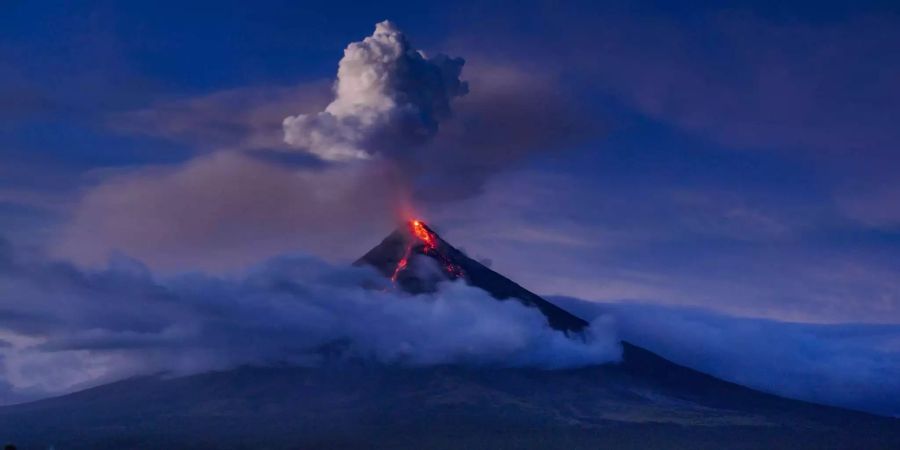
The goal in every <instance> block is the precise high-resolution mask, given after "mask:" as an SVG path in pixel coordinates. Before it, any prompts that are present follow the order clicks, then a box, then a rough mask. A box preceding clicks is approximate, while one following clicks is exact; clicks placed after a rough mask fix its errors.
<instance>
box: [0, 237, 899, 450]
mask: <svg viewBox="0 0 900 450" xmlns="http://www.w3.org/2000/svg"><path fill="white" fill-rule="evenodd" d="M404 261H405V262H404ZM359 264H361V265H373V266H375V269H376V271H378V272H380V273H381V275H382V276H383V278H381V279H382V280H388V283H381V284H379V283H378V279H377V278H367V277H362V278H356V279H355V280H356V281H357V283H361V284H356V285H354V286H355V287H354V289H360V290H361V292H367V293H370V294H367V295H376V297H374V299H375V300H377V301H383V302H388V303H383V304H381V305H380V307H379V306H378V304H377V303H368V300H367V303H363V304H364V305H368V306H367V307H366V308H364V309H358V306H359V305H357V306H354V307H352V308H351V309H345V310H344V313H345V315H348V316H346V317H344V319H345V320H344V321H340V322H334V321H332V320H331V319H329V320H328V321H327V323H326V325H328V327H337V328H338V331H348V329H356V330H357V331H356V332H353V333H345V334H344V336H346V337H348V338H349V340H347V339H338V340H326V341H321V340H320V341H315V340H310V337H311V335H310V334H309V330H308V328H309V326H310V323H309V322H308V321H301V322H291V321H288V322H280V325H279V327H289V326H295V327H299V326H302V327H306V330H305V331H303V330H295V331H294V333H293V334H289V335H287V336H281V335H279V334H277V333H276V334H272V333H271V331H268V332H266V333H264V334H258V333H259V330H254V328H253V327H250V328H245V330H246V332H247V333H249V334H246V335H245V336H246V337H250V338H252V339H253V340H254V341H255V342H257V343H261V344H265V346H266V347H270V348H272V349H278V351H277V352H275V353H268V352H266V353H264V354H268V355H269V356H278V355H282V356H283V355H285V354H286V353H283V352H284V351H285V349H283V348H280V346H273V343H279V342H285V340H284V339H285V338H287V337H293V338H294V339H305V342H306V343H307V345H309V344H311V343H315V342H319V343H320V344H319V345H318V346H313V347H311V349H310V348H308V349H307V350H305V351H301V352H300V354H301V355H305V356H306V357H307V358H308V357H309V356H311V355H316V356H317V358H316V359H315V361H314V362H312V363H311V362H310V361H309V360H308V359H307V360H305V361H304V360H286V359H281V360H280V361H281V362H276V361H278V359H277V358H276V359H271V358H269V359H265V360H258V359H257V360H256V361H257V362H255V363H254V362H252V361H253V360H250V361H251V362H250V363H245V364H240V363H238V364H237V365H235V363H236V362H239V361H241V360H240V359H233V360H232V363H231V364H230V365H226V366H225V367H226V368H224V369H221V370H212V371H209V369H207V370H195V373H194V374H188V375H178V374H177V373H172V372H171V371H167V373H164V374H158V375H144V376H136V377H131V378H127V379H124V380H121V381H117V382H113V383H109V384H105V385H102V386H98V387H94V388H91V389H86V390H82V391H79V392H75V393H72V394H68V395H64V396H61V397H56V398H50V399H45V400H40V401H36V402H31V403H24V404H19V405H12V406H5V407H0V438H2V439H7V440H10V441H13V442H16V443H17V444H18V445H19V448H22V449H30V448H34V449H44V448H47V447H49V446H51V445H52V446H54V448H59V449H63V448H66V449H118V448H138V449H143V448H147V449H156V448H198V449H205V448H209V449H213V448H216V449H218V448H229V449H230V448H233V449H245V448H271V449H293V448H328V449H332V448H373V447H376V448H417V449H418V448H447V449H451V448H454V449H455V448H479V449H480V448H484V449H496V448H510V449H512V448H516V449H518V448H561V447H565V448H575V449H580V448H583V449H593V448H624V449H627V448H634V449H654V448H659V449H672V448H675V449H678V448H683V449H705V448H708V449H719V448H746V449H757V448H758V449H763V448H798V449H802V448H809V449H847V448H867V449H880V448H884V449H893V448H897V447H898V446H900V419H895V418H889V417H881V416H875V415H871V414H868V413H863V412H856V411H850V410H846V409H840V408H834V407H828V406H821V405H817V404H813V403H807V402H803V401H798V400H791V399H787V398H782V397H778V396H775V395H771V394H768V393H763V392H760V391H756V390H753V389H750V388H747V387H743V386H740V385H737V384H733V383H730V382H727V381H723V380H721V379H718V378H715V377H713V376H710V375H707V374H704V373H702V372H699V371H696V370H693V369H690V368H687V367H684V366H681V365H678V364H675V363H673V362H671V361H669V360H666V359H664V358H662V357H660V356H659V355H657V354H655V353H653V352H650V351H648V350H646V349H644V348H641V347H639V346H637V345H634V344H633V343H629V342H621V343H618V345H616V346H615V347H616V348H617V349H619V351H620V352H621V353H611V352H610V347H609V345H608V343H609V342H610V341H609V335H605V334H603V333H600V334H598V332H599V331H600V330H603V326H604V325H605V324H606V323H607V322H605V320H604V319H603V317H604V315H603V314H602V313H597V312H596V311H594V312H593V313H592V315H598V314H599V315H598V317H589V318H590V319H591V321H590V322H588V321H586V320H584V319H582V318H580V317H578V316H576V315H575V314H572V313H571V312H569V311H567V310H566V309H563V308H560V307H559V306H557V305H555V304H553V303H551V302H549V301H547V300H546V299H543V298H541V297H540V296H537V295H536V294H534V293H531V292H530V291H528V290H526V289H525V288H523V287H521V286H520V285H518V284H516V283H514V282H513V281H511V280H509V279H507V278H505V277H503V276H502V275H499V274H497V273H496V272H493V271H492V270H490V269H489V268H487V267H485V266H483V265H481V264H480V263H477V262H476V261H474V260H472V259H470V258H468V257H467V256H465V255H464V254H463V253H462V252H459V251H458V250H457V249H455V248H453V247H452V246H451V245H450V244H448V243H446V242H445V241H443V240H442V239H441V238H440V237H439V236H437V234H435V233H434V232H433V231H432V230H431V229H430V228H428V227H427V225H424V224H420V226H416V225H415V224H412V223H411V224H407V225H402V226H401V227H400V228H398V230H397V231H395V232H394V233H393V234H391V235H390V236H388V238H386V239H385V240H384V241H383V242H382V243H381V244H380V245H378V246H376V247H375V248H374V249H373V250H372V251H370V252H368V253H367V254H366V255H365V256H364V257H363V258H361V259H360V261H359ZM291 267H292V266H286V267H282V270H281V271H280V272H279V273H280V274H281V276H279V277H273V276H272V274H269V276H267V277H264V278H256V279H254V281H252V282H250V281H248V282H245V284H244V285H243V286H244V287H243V289H248V286H257V287H258V286H259V285H260V283H261V284H262V285H266V286H269V287H270V288H271V286H281V288H280V289H278V290H275V291H271V290H266V291H253V290H251V291H250V292H256V294H257V295H250V296H247V299H248V300H259V299H260V298H262V297H261V296H262V295H264V294H265V295H271V294H272V293H273V292H280V293H281V294H282V295H284V293H285V292H290V293H294V294H297V295H301V294H304V295H308V294H310V292H311V291H308V288H309V287H310V286H316V285H292V284H290V283H289V280H290V279H291V276H289V275H298V274H299V272H297V271H296V270H286V269H288V268H291ZM311 267H315V266H305V268H306V269H309V268H311ZM293 268H294V269H297V267H293ZM301 268H302V267H301ZM398 268H399V269H398ZM326 278H327V277H326ZM331 281H332V283H337V284H341V285H342V284H343V283H345V282H346V281H347V279H337V280H336V279H334V278H331ZM285 283H288V284H285ZM206 286H207V287H209V286H215V284H207V285H206ZM447 286H450V287H452V289H450V291H449V292H456V293H457V294H459V295H457V296H455V297H446V296H443V297H442V296H441V295H442V294H441V293H442V292H444V291H445V289H446V288H447ZM332 287H333V286H332ZM395 289H400V290H401V291H404V292H406V293H405V294H402V295H384V294H386V293H387V292H389V291H391V290H395ZM237 291H238V292H239V291H241V289H237ZM171 292H174V293H178V292H180V293H181V295H182V296H183V295H184V292H183V291H177V290H176V291H171ZM220 292H224V291H220ZM327 292H330V293H332V294H333V293H340V292H342V291H340V290H331V291H327ZM475 292H481V293H482V295H481V296H472V295H471V294H472V293H475ZM320 294H321V293H320ZM378 295H382V296H378ZM436 295H437V296H438V297H435V296H436ZM181 298H182V299H186V300H191V297H190V296H186V297H181ZM341 298H343V299H344V301H349V300H348V297H346V294H345V295H344V296H343V297H341ZM331 300H335V299H333V298H332V299H331ZM356 301H357V302H358V301H359V299H357V300H356ZM436 301H437V302H445V303H437V309H435V304H436V303H435V302H436ZM452 301H459V302H462V303H452ZM557 301H562V303H563V304H566V305H567V306H569V307H572V308H575V309H573V310H577V311H581V312H588V310H587V309H585V308H586V307H585V306H584V305H581V306H579V305H578V304H577V303H573V302H572V301H571V300H565V299H559V300H557ZM350 305H353V304H352V303H351V304H350ZM460 305H462V306H463V309H462V311H467V312H464V313H462V315H460V313H458V312H456V313H453V314H450V315H449V316H448V315H447V313H448V311H453V309H452V308H454V307H459V306H460ZM285 306H290V303H288V304H285ZM293 306H294V307H298V306H304V307H306V308H308V307H309V304H308V303H297V304H294V305H293ZM397 308H399V309H397ZM448 308H450V309H448ZM482 308H488V309H482ZM492 308H496V309H492ZM379 309H382V310H384V311H387V312H388V313H386V314H382V315H360V314H358V312H360V311H374V310H379ZM248 311H252V309H250V310H246V309H245V310H244V312H245V313H246V312H248ZM277 311H281V312H282V313H283V312H285V311H287V310H286V309H278V310H277ZM312 311H314V310H310V309H307V311H306V312H307V313H309V312H312ZM401 312H402V314H400V315H397V313H401ZM353 313H356V314H355V315H353ZM484 313H489V314H490V315H489V317H488V318H487V319H486V318H485V317H484V316H483V314H484ZM510 315H511V316H510ZM435 316H437V317H444V319H438V320H436V319H435ZM249 317H250V316H246V318H249ZM265 317H268V318H269V319H271V318H272V317H274V316H265ZM319 317H320V319H322V318H324V317H326V316H321V315H320V316H319ZM598 319H599V320H598ZM368 320H376V321H377V320H384V321H387V322H386V323H383V324H380V325H381V326H374V327H373V328H372V329H374V330H383V331H385V333H384V334H382V333H380V332H376V333H362V334H360V333H359V330H362V329H367V328H366V327H372V326H373V324H369V323H367V321H368ZM473 320H475V321H476V322H474V325H473V322H472V321H473ZM411 322H412V323H415V322H418V325H414V326H411V325H409V324H410V323H411ZM226 323H231V322H226ZM235 323H238V322H235ZM375 325H377V324H375ZM469 326H474V327H475V329H476V330H480V331H479V332H477V333H475V334H472V333H471V331H472V330H469V329H467V327H469ZM384 327H387V328H388V329H389V330H386V329H385V328H384ZM387 331H390V332H387ZM488 331H490V332H488ZM511 331H512V332H513V334H512V335H509V333H510V332H511ZM522 333H524V334H522ZM340 335H341V334H340V333H338V334H334V330H332V332H331V333H330V334H328V336H340ZM199 336H200V337H203V339H201V340H200V341H199V342H207V345H208V341H209V336H208V335H205V334H201V335H199ZM263 336H266V337H267V339H265V340H260V337H263ZM384 336H393V337H395V338H397V339H399V340H394V341H390V340H388V341H381V342H369V345H368V346H361V345H360V344H361V342H365V341H366V340H368V341H373V340H374V341H379V340H382V339H384ZM454 336H455V337H454ZM459 336H463V337H465V338H464V339H460V338H459ZM504 336H517V338H515V339H512V340H509V339H505V338H503V337H504ZM417 337H418V338H420V341H422V342H418V341H416V338H417ZM523 337H524V338H525V339H524V340H521V338H523ZM672 339H673V340H677V336H673V337H672ZM325 342H328V343H329V344H328V345H322V344H323V343H325ZM517 342H518V343H521V344H520V345H523V347H517V345H519V344H516V343H517ZM565 342H568V343H567V344H566V343H565ZM448 343H449V346H448V345H447V344H448ZM511 343H512V346H510V344H511ZM485 344H491V345H489V346H488V347H487V348H483V347H481V348H480V347H478V346H484V345H485ZM675 345H677V344H675ZM132 346H133V343H132ZM473 346H475V347H474V348H473ZM227 348H228V347H227V346H226V347H222V348H221V349H220V350H225V349H227ZM94 349H95V350H99V347H97V346H96V345H95V346H94ZM210 349H216V347H211V348H210ZM210 349H207V352H208V351H209V350H210ZM120 350H121V348H120ZM386 350H390V351H388V352H386ZM373 352H374V353H373ZM139 354H146V353H139ZM196 354H200V355H203V354H204V353H203V352H201V353H196ZM206 354H215V353H206ZM429 354H431V355H432V356H433V355H440V356H441V358H432V359H429V358H428V355H429ZM372 356H374V357H372ZM169 358H170V361H171V355H170V357H169ZM517 358H518V359H517ZM260 361H265V364H260ZM162 367H170V366H162ZM235 367H236V368H235Z"/></svg>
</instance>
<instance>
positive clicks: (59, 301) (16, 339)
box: [0, 241, 621, 402]
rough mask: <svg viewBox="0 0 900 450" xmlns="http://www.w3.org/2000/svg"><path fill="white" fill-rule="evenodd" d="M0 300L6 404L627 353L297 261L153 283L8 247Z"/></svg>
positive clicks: (531, 314) (486, 305)
mask: <svg viewBox="0 0 900 450" xmlns="http://www.w3.org/2000/svg"><path fill="white" fill-rule="evenodd" d="M2 243H3V242H2V241H0V244H2ZM363 286H365V287H363ZM0 292H2V295H0V313H2V315H3V317H4V318H5V320H4V321H3V323H2V324H0V401H5V402H10V401H19V400H23V399H28V398H35V397H40V396H46V395H50V394H56V393H63V392H67V391H71V390H76V389H79V388H84V387H89V386H92V385H97V384H101V383H104V382H108V381H112V380H115V379H120V378H123V377H127V376H131V375H136V374H149V373H159V372H166V373H170V374H172V375H181V374H190V373H198V372H204V371H209V370H224V369H228V368H233V367H237V366H241V365H264V366H269V365H305V366H315V365H317V364H324V363H333V362H334V361H346V360H363V361H374V362H380V363H387V364H396V365H408V366H421V365H432V364H465V365H475V366H510V367H518V366H534V367H542V368H563V367H577V366H584V365H591V364H598V363H604V362H609V361H614V360H616V359H618V358H619V357H620V352H621V349H620V347H619V343H618V339H617V338H616V335H615V331H614V329H613V325H612V323H611V321H610V320H609V318H607V317H603V318H598V319H597V320H595V321H594V322H593V323H592V326H591V328H590V331H589V332H588V334H587V335H586V338H585V340H584V341H581V340H577V339H570V338H568V337H566V336H565V335H564V334H563V333H560V332H558V331H555V330H553V329H551V328H550V327H549V326H548V325H547V323H546V320H545V318H544V316H543V315H541V313H540V312H539V311H538V310H536V309H533V308H527V307H525V306H523V305H521V304H519V303H518V302H515V301H504V302H499V301H497V300H495V299H493V298H491V297H490V296H489V295H488V294H487V293H485V292H483V291H481V290H479V289H476V288H472V287H469V286H467V285H465V284H463V283H456V282H452V283H451V282H447V283H444V286H443V287H442V289H441V290H440V291H438V292H436V293H435V294H433V295H426V296H417V297H415V298H413V297H411V296H409V295H407V294H403V293H399V292H397V291H396V290H395V289H393V286H392V285H391V283H390V281H389V280H386V279H384V278H383V277H382V276H380V275H377V274H375V273H374V272H373V271H369V270H368V269H364V268H355V267H344V266H331V265H329V264H326V263H324V262H322V261H320V260H318V259H315V258H312V257H309V256H304V255H293V256H281V257H278V258H274V259H272V260H269V261H267V262H265V263H263V264H260V265H257V266H255V267H253V268H252V269H250V270H248V271H247V272H246V273H245V274H243V275H241V276H233V277H216V276H211V275H207V274H203V273H194V274H190V275H180V276H176V277H169V278H164V279H159V278H157V277H156V276H155V275H154V274H153V273H151V272H150V271H149V270H148V269H147V268H146V267H145V266H143V265H142V264H140V263H139V262H137V261H135V260H132V259H129V258H127V257H124V256H118V257H115V258H112V259H111V260H110V263H109V265H108V267H106V268H104V269H102V270H93V271H85V270H81V269H78V268H76V267H75V266H73V265H71V264H69V263H66V262H59V261H50V260H43V259H40V258H36V257H31V258H20V257H16V256H14V255H13V254H12V252H11V251H10V250H9V246H6V249H5V250H4V249H3V248H2V247H0ZM4 391H5V392H4Z"/></svg>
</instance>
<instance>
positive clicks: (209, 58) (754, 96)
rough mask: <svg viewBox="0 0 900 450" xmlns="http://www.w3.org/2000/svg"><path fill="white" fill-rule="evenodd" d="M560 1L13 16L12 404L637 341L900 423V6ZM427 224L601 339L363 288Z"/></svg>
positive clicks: (4, 367)
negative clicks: (343, 351) (359, 359)
mask: <svg viewBox="0 0 900 450" xmlns="http://www.w3.org/2000/svg"><path fill="white" fill-rule="evenodd" d="M555 3H556V2H549V1H548V2H522V1H520V2H514V3H512V2H511V3H509V4H504V3H501V2H484V1H481V2H473V3H471V4H467V3H464V2H454V3H453V4H452V5H451V4H446V3H436V4H428V3H427V2H409V3H406V4H401V3H395V2H360V3H359V4H347V3H342V2H333V1H332V2H295V1H266V0H258V1H254V2H230V1H223V0H218V1H215V2H190V4H189V5H188V4H187V2H183V1H182V2H167V1H154V2H137V1H134V2H113V1H93V2H85V1H66V2H63V1H49V2H26V1H18V0H13V1H7V2H3V3H2V4H0V404H3V403H10V402H15V401H21V400H27V399H33V398H37V397H42V396H47V395H52V394H56V393H60V392H67V391H71V390H75V389H78V388H81V387H84V386H90V385H95V384H98V383H101V382H104V381H108V380H112V379H117V378H121V377H123V376H128V375H131V374H136V373H148V372H156V371H160V370H169V371H173V372H175V373H187V372H192V371H201V370H207V369H211V368H228V367H234V366H236V365H241V364H247V363H260V364H264V363H267V362H271V361H276V362H280V361H282V360H287V361H294V360H303V358H305V357H308V356H309V352H308V351H309V349H310V348H316V346H317V345H321V344H322V342H328V341H329V340H333V339H349V340H350V341H351V342H354V343H355V345H356V347H354V351H355V352H357V353H360V354H364V355H374V357H375V358H377V359H383V360H388V361H395V360H398V359H399V360H403V359H404V358H405V360H407V361H413V362H417V363H421V364H428V363H442V362H448V361H449V362H458V361H463V362H465V361H478V362H485V361H487V362H490V361H493V362H497V361H500V362H502V363H506V364H508V363H514V364H537V365H542V366H550V367H557V366H569V365H578V364H586V363H598V362H604V361H609V360H610V359H615V357H616V355H617V353H616V352H617V344H616V343H617V342H618V340H619V339H626V340H629V341H632V342H635V343H638V344H640V345H643V346H646V347H647V348H649V349H651V350H653V351H657V352H659V353H660V354H662V355H663V356H666V357H669V358H672V359H673V360H675V361H677V362H681V363H684V364H689V365H691V366H692V367H696V368H698V369H701V370H703V371H706V372H708V373H711V374H713V375H716V376H720V377H723V378H725V379H728V380H731V381H736V382H739V383H743V384H746V385H748V386H752V387H755V388H758V389H762V390H766V391H769V392H774V393H778V394H781V395H787V396H791V397H796V398H802V399H806V400H812V401H818V402H823V403H829V404H835V405H841V406H848V407H853V408H858V409H864V410H869V411H873V412H878V413H883V414H889V415H895V416H900V396H898V395H897V393H898V391H900V385H898V381H897V380H900V357H898V355H900V277H898V276H897V273H898V271H900V177H898V176H897V173H898V172H900V149H898V147H897V146H898V143H900V126H897V124H896V122H897V117H900V7H898V6H897V3H896V2H853V5H849V6H848V5H846V4H838V3H837V2H821V1H819V2H791V3H790V4H785V3H786V2H737V3H734V4H732V5H730V6H729V7H728V8H727V9H725V8H723V7H721V6H720V5H719V3H720V2H691V3H693V4H694V5H695V6H692V7H691V8H686V7H682V6H671V5H669V3H671V2H659V4H656V3H653V2H625V3H620V4H619V5H615V6H602V7H601V6H597V5H594V3H597V2H580V3H579V2H566V5H567V6H565V7H561V6H558V5H555ZM842 3H850V2H842ZM384 20H390V21H391V22H392V23H382V21H384ZM376 24H378V25H377V28H376ZM401 30H402V32H403V33H405V36H404V34H401ZM351 43H352V44H351ZM348 45H349V47H348ZM345 48H346V49H347V52H346V53H345ZM417 49H421V50H422V51H423V52H422V53H416V52H415V51H414V50H417ZM441 54H445V55H448V56H441ZM458 58H462V59H458ZM386 61H401V63H398V65H394V66H391V65H390V64H387V62H386ZM391 67H402V68H403V70H399V71H397V72H396V73H395V72H392V70H393V69H391ZM372 73H374V74H377V75H379V76H376V77H371V76H370V75H368V74H372ZM385 74H387V76H385V77H381V75H385ZM379 80H389V81H388V82H381V81H379ZM396 98H402V99H403V102H401V104H395V103H393V102H391V101H387V100H386V99H396ZM286 118H287V120H285V119H286ZM409 214H414V215H416V216H418V217H420V218H422V219H423V220H425V221H427V222H428V223H429V225H431V226H432V227H433V228H435V229H436V230H437V231H438V232H439V233H440V234H441V235H442V236H443V237H444V238H445V239H447V240H448V241H449V242H451V243H452V244H454V245H456V246H458V247H460V248H461V249H462V250H464V251H466V252H468V253H469V254H470V255H471V256H473V257H476V258H478V259H480V260H482V261H485V262H486V263H489V264H490V265H491V266H492V267H493V268H494V269H496V270H498V271H499V272H501V273H503V274H505V275H508V276H509V277H510V278H512V279H514V280H516V281H518V282H520V283H521V284H523V285H524V286H526V287H527V288H530V289H532V290H534V291H536V292H538V293H541V294H546V295H553V296H554V297H552V298H554V299H556V300H557V301H559V302H562V303H563V304H564V305H565V306H566V307H567V308H570V309H572V310H573V311H574V312H576V313H578V314H580V315H582V316H584V317H585V318H587V319H590V320H592V323H593V325H592V330H594V333H595V335H596V336H595V338H594V340H593V341H591V344H590V345H585V346H579V345H574V346H573V345H572V343H571V342H569V341H568V340H565V339H563V338H562V337H561V335H559V334H558V333H554V332H552V330H549V328H541V327H540V326H539V324H541V323H543V320H542V318H541V317H539V316H538V315H536V313H535V312H534V311H533V310H527V309H525V308H522V307H518V306H516V305H515V304H509V303H504V304H495V303H494V302H488V301H486V299H485V298H483V297H484V294H483V293H481V292H477V291H476V290H474V289H471V288H467V287H465V286H462V285H459V284H455V285H450V286H448V287H447V288H445V289H443V290H442V291H441V292H439V293H438V294H436V297H435V298H434V299H432V301H431V302H423V303H421V304H419V303H409V302H402V301H399V302H398V301H394V300H396V299H394V298H393V295H394V294H391V293H389V292H388V293H380V292H375V291H366V290H362V289H359V287H358V286H359V284H360V280H364V279H367V278H366V277H369V276H371V275H372V274H371V273H368V274H367V273H363V272H360V269H351V268H349V267H348V263H349V262H351V261H353V260H354V259H356V258H357V257H358V256H360V255H361V254H363V253H364V252H365V251H367V250H368V249H369V248H371V247H372V246H374V245H375V244H377V243H378V242H379V241H380V240H381V239H382V238H383V237H384V236H385V235H386V234H387V233H389V232H390V231H391V230H392V229H393V228H394V227H395V226H396V224H397V221H398V219H399V218H400V217H403V216H405V215H409ZM383 281H384V280H382V282H383ZM360 318H362V319H360ZM536 324H538V325H536ZM417 327H418V328H417ZM429 330H430V331H429ZM428 332H430V333H431V334H430V335H429V334H427V333H428ZM423 333H426V338H425V339H420V337H421V336H422V335H423ZM410 342H412V343H414V344H415V345H412V347H410ZM471 349H477V351H476V352H474V353H472V350H471Z"/></svg>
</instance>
